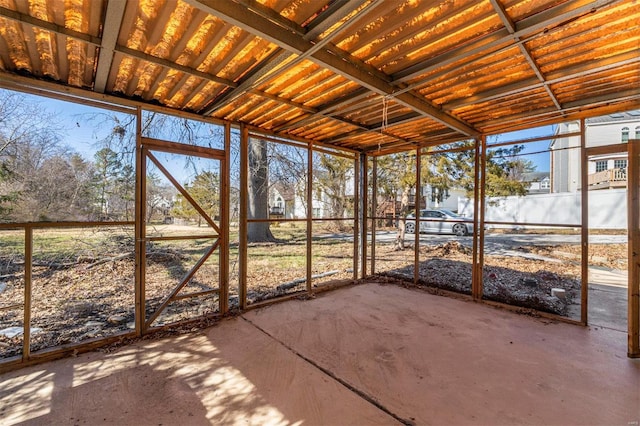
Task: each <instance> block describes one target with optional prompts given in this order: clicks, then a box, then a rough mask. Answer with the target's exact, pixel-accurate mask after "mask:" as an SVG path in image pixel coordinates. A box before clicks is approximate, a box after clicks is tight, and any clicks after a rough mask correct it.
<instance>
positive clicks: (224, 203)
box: [219, 123, 231, 315]
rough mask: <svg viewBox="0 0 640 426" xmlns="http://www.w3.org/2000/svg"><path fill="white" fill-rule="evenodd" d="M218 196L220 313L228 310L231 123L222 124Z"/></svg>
mask: <svg viewBox="0 0 640 426" xmlns="http://www.w3.org/2000/svg"><path fill="white" fill-rule="evenodd" d="M220 169H221V170H222V173H221V174H222V176H221V179H220V183H221V185H220V186H221V188H220V189H221V191H220V192H221V196H220V203H221V206H220V240H221V242H220V261H219V262H220V295H219V298H220V300H219V304H220V313H221V314H223V315H224V314H226V313H227V312H228V311H229V244H230V239H229V232H230V231H229V228H230V221H231V215H230V208H231V206H230V203H231V195H230V194H231V124H229V123H227V124H225V126H224V160H222V166H221V167H220Z"/></svg>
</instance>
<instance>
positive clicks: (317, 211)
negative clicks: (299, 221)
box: [313, 207, 320, 217]
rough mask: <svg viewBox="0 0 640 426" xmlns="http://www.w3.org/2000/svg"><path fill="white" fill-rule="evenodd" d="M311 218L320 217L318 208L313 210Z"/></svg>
mask: <svg viewBox="0 0 640 426" xmlns="http://www.w3.org/2000/svg"><path fill="white" fill-rule="evenodd" d="M313 217H320V207H314V208H313Z"/></svg>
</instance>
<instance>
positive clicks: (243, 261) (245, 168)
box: [238, 124, 249, 309]
mask: <svg viewBox="0 0 640 426" xmlns="http://www.w3.org/2000/svg"><path fill="white" fill-rule="evenodd" d="M248 188H249V130H248V129H247V127H246V126H245V125H244V124H241V125H240V218H239V222H240V223H239V228H240V229H239V230H238V233H239V241H238V257H239V259H238V286H239V288H238V298H239V299H240V300H239V302H238V303H239V305H240V309H247V190H248Z"/></svg>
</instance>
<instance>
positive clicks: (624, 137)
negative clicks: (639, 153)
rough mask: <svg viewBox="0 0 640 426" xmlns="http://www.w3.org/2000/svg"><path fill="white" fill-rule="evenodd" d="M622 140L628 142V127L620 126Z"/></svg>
mask: <svg viewBox="0 0 640 426" xmlns="http://www.w3.org/2000/svg"><path fill="white" fill-rule="evenodd" d="M622 142H629V128H628V127H623V128H622Z"/></svg>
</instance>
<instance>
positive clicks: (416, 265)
mask: <svg viewBox="0 0 640 426" xmlns="http://www.w3.org/2000/svg"><path fill="white" fill-rule="evenodd" d="M421 159H422V157H421V154H420V148H417V149H416V195H415V204H416V222H415V224H416V225H415V230H414V233H413V237H414V240H413V283H414V284H418V280H419V279H420V209H421V208H422V205H421V204H420V201H421V198H422V185H421V182H420V179H421V178H422V177H421V176H422V173H421V170H420V169H421ZM405 226H406V225H405Z"/></svg>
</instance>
